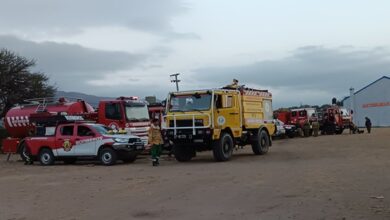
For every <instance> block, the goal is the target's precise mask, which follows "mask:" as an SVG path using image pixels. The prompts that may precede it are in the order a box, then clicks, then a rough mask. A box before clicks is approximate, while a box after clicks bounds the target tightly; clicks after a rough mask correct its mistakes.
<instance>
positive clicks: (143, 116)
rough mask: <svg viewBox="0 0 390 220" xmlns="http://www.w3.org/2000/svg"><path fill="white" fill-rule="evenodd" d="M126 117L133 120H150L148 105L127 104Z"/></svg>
mask: <svg viewBox="0 0 390 220" xmlns="http://www.w3.org/2000/svg"><path fill="white" fill-rule="evenodd" d="M125 107H126V118H127V120H128V121H131V122H139V121H149V111H148V107H147V106H146V105H145V104H144V103H140V104H126V106H125Z"/></svg>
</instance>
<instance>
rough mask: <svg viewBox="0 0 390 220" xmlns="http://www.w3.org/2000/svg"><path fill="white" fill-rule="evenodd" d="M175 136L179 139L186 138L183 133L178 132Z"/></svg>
mask: <svg viewBox="0 0 390 220" xmlns="http://www.w3.org/2000/svg"><path fill="white" fill-rule="evenodd" d="M177 138H179V139H185V138H187V135H185V134H179V135H177Z"/></svg>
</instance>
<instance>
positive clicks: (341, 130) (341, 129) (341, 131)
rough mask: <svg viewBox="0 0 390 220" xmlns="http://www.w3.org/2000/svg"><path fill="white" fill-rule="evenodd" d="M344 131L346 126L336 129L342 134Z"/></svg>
mask: <svg viewBox="0 0 390 220" xmlns="http://www.w3.org/2000/svg"><path fill="white" fill-rule="evenodd" d="M343 131H344V128H339V129H338V130H336V134H342V133H343Z"/></svg>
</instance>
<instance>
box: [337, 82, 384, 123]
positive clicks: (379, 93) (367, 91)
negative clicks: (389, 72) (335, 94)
mask: <svg viewBox="0 0 390 220" xmlns="http://www.w3.org/2000/svg"><path fill="white" fill-rule="evenodd" d="M343 105H344V107H345V108H347V109H348V110H350V111H351V110H352V112H353V114H352V117H353V122H354V123H355V124H356V125H357V126H359V127H364V124H365V117H368V118H370V119H371V123H372V126H380V127H382V126H383V127H384V126H386V127H388V126H390V77H388V76H383V77H381V78H379V79H378V80H376V81H374V82H372V83H371V84H369V85H367V86H365V87H364V88H362V89H360V90H359V91H357V92H355V91H354V89H353V88H351V89H350V96H348V97H346V98H344V100H343Z"/></svg>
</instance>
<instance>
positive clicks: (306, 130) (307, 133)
mask: <svg viewBox="0 0 390 220" xmlns="http://www.w3.org/2000/svg"><path fill="white" fill-rule="evenodd" d="M303 132H304V136H305V137H309V136H310V123H309V120H307V119H306V120H305V122H304V124H303Z"/></svg>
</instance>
